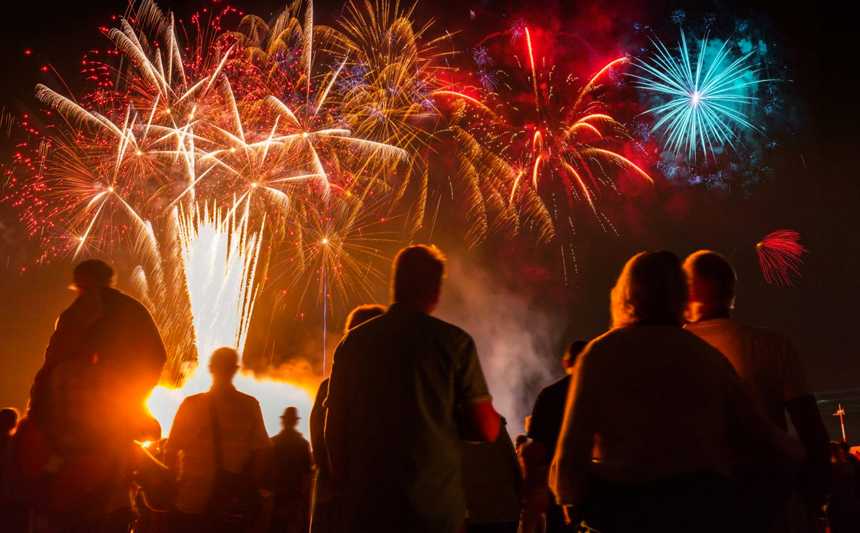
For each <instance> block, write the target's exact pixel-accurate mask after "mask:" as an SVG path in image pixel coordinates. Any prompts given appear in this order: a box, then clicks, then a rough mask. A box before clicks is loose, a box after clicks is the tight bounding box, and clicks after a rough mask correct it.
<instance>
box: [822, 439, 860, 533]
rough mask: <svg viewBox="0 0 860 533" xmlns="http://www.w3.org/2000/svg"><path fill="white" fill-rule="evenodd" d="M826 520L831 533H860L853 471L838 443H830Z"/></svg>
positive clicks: (859, 517) (858, 504)
mask: <svg viewBox="0 0 860 533" xmlns="http://www.w3.org/2000/svg"><path fill="white" fill-rule="evenodd" d="M829 444H830V446H829V450H830V469H829V476H828V497H827V520H828V522H829V523H830V532H831V533H857V532H858V531H860V495H858V494H857V492H856V483H855V479H854V469H853V468H852V467H851V464H850V463H849V462H848V456H847V454H846V453H845V449H844V448H843V447H842V444H841V443H839V442H835V441H834V442H830V443H829Z"/></svg>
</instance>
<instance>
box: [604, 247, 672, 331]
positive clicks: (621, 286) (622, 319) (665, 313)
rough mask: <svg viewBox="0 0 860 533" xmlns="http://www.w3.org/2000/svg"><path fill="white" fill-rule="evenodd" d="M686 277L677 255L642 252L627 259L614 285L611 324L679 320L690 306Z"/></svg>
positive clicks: (615, 326) (616, 325)
mask: <svg viewBox="0 0 860 533" xmlns="http://www.w3.org/2000/svg"><path fill="white" fill-rule="evenodd" d="M687 291H688V287H687V279H686V276H685V275H684V271H683V270H682V269H681V261H680V260H679V259H678V256H676V255H675V254H673V253H672V252H668V251H661V252H641V253H638V254H636V255H634V256H633V257H631V258H630V260H629V261H627V264H625V265H624V269H623V270H622V271H621V275H620V276H618V281H617V282H616V284H615V287H614V288H613V289H612V294H611V311H612V327H613V328H619V327H623V326H632V325H636V324H663V323H673V324H674V323H677V324H678V325H680V324H681V323H682V320H683V316H684V309H685V308H686V306H687Z"/></svg>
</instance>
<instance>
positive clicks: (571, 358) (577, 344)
mask: <svg viewBox="0 0 860 533" xmlns="http://www.w3.org/2000/svg"><path fill="white" fill-rule="evenodd" d="M586 346H588V341H573V342H571V343H570V344H568V345H567V348H565V349H564V355H563V356H562V357H561V364H562V366H564V368H572V367H573V365H574V364H576V358H577V357H579V354H581V353H582V350H584V349H585V347H586Z"/></svg>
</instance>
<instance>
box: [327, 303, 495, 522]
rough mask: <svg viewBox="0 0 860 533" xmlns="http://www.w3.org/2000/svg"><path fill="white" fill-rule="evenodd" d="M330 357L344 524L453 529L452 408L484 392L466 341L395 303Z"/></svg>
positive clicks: (458, 447) (457, 456) (461, 504)
mask: <svg viewBox="0 0 860 533" xmlns="http://www.w3.org/2000/svg"><path fill="white" fill-rule="evenodd" d="M334 361H335V362H334V366H333V368H332V374H331V382H330V384H329V391H328V397H327V399H326V406H327V407H328V408H329V409H335V408H336V409H338V410H339V411H340V412H342V413H343V414H345V416H346V420H347V427H346V432H347V435H346V439H347V450H346V453H347V461H348V469H349V473H348V479H347V480H346V486H345V488H344V492H343V513H344V519H345V522H346V530H347V531H350V532H352V533H359V532H361V531H374V532H398V533H400V532H402V531H410V532H413V533H422V532H427V533H447V532H454V531H456V530H457V529H458V527H459V525H460V523H461V522H462V520H463V518H464V517H465V513H466V504H465V500H464V496H463V486H462V481H461V460H462V441H461V436H460V431H459V430H458V421H457V418H458V417H457V412H458V406H460V405H464V404H467V403H470V402H472V401H477V400H481V399H489V393H488V389H487V383H486V381H485V379H484V374H483V371H482V370H481V363H480V361H479V360H478V354H477V351H476V349H475V343H474V341H473V340H472V338H471V337H470V336H469V335H468V334H467V333H466V332H464V331H463V330H461V329H460V328H458V327H456V326H453V325H451V324H448V323H446V322H443V321H442V320H439V319H437V318H434V317H431V316H429V315H427V314H425V313H422V312H420V311H418V310H416V309H414V308H411V307H409V306H407V305H404V304H397V303H396V304H394V305H392V306H391V307H390V308H389V309H388V311H387V312H386V313H385V314H384V315H382V316H380V317H377V318H375V319H373V320H371V321H368V322H366V323H364V324H362V325H360V326H358V327H357V328H355V329H353V330H351V331H350V332H349V333H347V335H346V336H345V337H344V338H343V340H342V341H341V343H340V344H339V345H338V347H337V350H336V351H335V355H334Z"/></svg>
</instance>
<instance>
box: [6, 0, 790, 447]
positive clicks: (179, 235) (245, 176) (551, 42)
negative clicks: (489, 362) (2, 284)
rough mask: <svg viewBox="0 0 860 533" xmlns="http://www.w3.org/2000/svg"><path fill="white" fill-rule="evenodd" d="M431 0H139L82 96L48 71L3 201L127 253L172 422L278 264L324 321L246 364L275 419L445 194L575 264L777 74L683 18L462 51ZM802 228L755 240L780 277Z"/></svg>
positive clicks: (41, 231) (64, 239)
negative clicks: (180, 16) (314, 343)
mask: <svg viewBox="0 0 860 533" xmlns="http://www.w3.org/2000/svg"><path fill="white" fill-rule="evenodd" d="M415 10H416V4H413V5H412V7H409V8H404V7H402V6H401V5H400V4H399V3H398V2H396V1H393V0H376V1H373V2H371V1H351V0H350V1H347V2H346V3H345V5H344V8H343V10H342V11H341V14H340V16H339V17H337V18H336V22H335V23H334V24H333V25H331V26H322V25H318V24H316V22H315V19H314V5H313V3H312V2H311V1H309V0H306V1H302V0H295V1H294V2H293V3H292V4H290V5H289V6H287V7H286V9H284V11H283V12H282V13H280V14H279V15H278V16H276V17H275V18H273V19H272V20H269V21H266V20H263V19H262V18H260V17H259V16H256V15H253V14H248V15H244V14H241V13H239V11H238V10H237V9H235V8H233V7H223V8H222V7H220V6H218V7H217V9H214V10H213V9H212V8H208V9H207V10H204V11H205V12H206V14H205V15H201V14H197V15H195V16H194V17H192V18H191V20H190V24H188V25H186V24H184V23H183V22H182V21H179V20H177V19H175V18H174V15H173V14H172V13H170V12H165V11H162V10H161V9H159V8H158V7H157V6H156V5H155V3H153V2H152V1H151V0H142V1H140V2H137V3H133V4H132V5H131V6H130V8H129V11H128V12H127V13H126V16H125V17H122V18H119V19H118V23H117V24H116V27H114V28H110V29H108V28H103V29H102V31H103V33H104V35H105V37H106V38H107V39H108V40H109V42H110V48H109V49H108V50H106V51H91V52H90V53H88V54H87V55H86V57H85V58H84V60H83V62H82V65H83V69H82V70H83V72H84V74H85V77H86V87H87V90H86V91H84V92H82V93H80V94H81V95H80V96H78V95H77V94H76V93H75V92H74V91H72V90H71V89H69V88H68V85H66V84H65V82H62V80H59V81H57V82H56V83H54V84H51V83H45V84H40V85H39V86H38V87H37V89H36V98H37V100H38V102H40V103H41V104H42V105H43V106H44V107H45V109H44V110H43V112H44V115H45V117H44V118H45V120H44V124H45V125H44V127H42V128H41V130H40V131H37V130H36V129H35V128H34V127H30V126H28V124H29V123H28V122H27V121H26V120H25V121H21V122H22V124H23V125H24V127H27V128H29V130H28V133H29V135H30V140H29V141H28V142H27V143H24V144H22V145H21V146H19V150H18V153H17V154H16V156H15V161H14V165H13V166H12V170H11V171H10V172H8V173H7V190H8V191H9V193H8V196H7V197H6V198H5V200H6V201H8V202H9V203H11V204H12V205H13V206H14V207H15V208H17V209H18V210H19V212H20V213H21V219H22V221H23V222H24V224H25V225H26V227H27V228H28V229H29V231H30V236H31V237H33V238H35V239H39V240H40V241H41V244H42V247H43V249H44V255H43V257H42V258H41V259H40V260H42V261H50V260H52V259H54V258H65V257H75V258H78V257H84V256H106V257H108V258H110V259H112V260H114V261H115V262H122V263H125V264H129V265H132V266H133V273H132V276H131V285H132V288H133V290H134V293H135V295H136V296H137V297H138V298H140V299H141V300H142V301H143V302H144V303H145V304H146V305H147V307H149V308H150V309H151V310H152V314H153V316H154V318H155V320H156V322H157V323H158V325H159V328H160V330H161V332H162V335H163V337H164V340H165V343H166V345H167V346H168V351H169V355H170V358H169V364H168V368H167V370H166V371H165V376H164V379H163V386H160V387H158V388H157V389H156V391H155V392H154V393H153V396H152V398H151V399H150V402H149V406H150V409H151V411H152V412H153V413H154V414H155V415H156V417H157V418H158V419H159V420H160V421H161V422H162V425H163V426H164V427H165V429H168V428H169V421H170V420H172V416H173V414H175V412H176V409H177V408H178V406H179V403H180V402H181V400H182V399H183V398H185V397H187V396H188V395H189V394H194V393H197V392H202V391H204V390H206V389H207V388H208V386H209V385H210V381H209V376H208V374H207V373H206V372H205V368H206V363H207V357H208V356H209V354H211V353H212V351H213V350H214V349H215V348H217V347H219V346H233V347H236V348H237V349H238V350H239V351H240V353H241V352H242V351H243V349H244V347H245V344H246V340H247V339H248V336H249V335H248V332H249V328H250V324H251V322H252V318H253V313H254V309H255V307H256V306H257V305H258V304H259V301H260V300H259V299H258V298H259V297H260V296H261V295H262V294H264V293H265V291H266V290H267V289H268V288H269V287H270V286H273V287H275V290H276V291H277V292H278V293H282V294H287V293H289V295H290V297H291V298H292V299H293V300H295V301H296V302H297V303H298V305H299V306H302V305H314V306H315V312H316V313H317V314H316V316H315V317H314V320H315V321H319V322H321V326H322V330H323V335H322V341H323V342H322V344H323V346H322V348H321V350H320V351H321V352H322V369H321V371H319V369H316V370H314V371H313V372H312V373H311V374H313V376H312V377H311V378H309V379H304V378H301V379H299V378H298V377H296V376H292V377H291V376H285V375H284V374H283V372H280V373H279V372H277V371H276V369H270V370H271V371H272V375H271V376H262V375H261V376H255V375H252V374H244V375H240V376H238V377H237V386H239V388H240V389H243V390H248V391H255V390H257V391H260V396H259V397H260V398H261V399H262V398H264V397H265V398H267V400H266V401H267V402H268V403H264V404H263V406H262V407H263V410H264V413H265V415H266V421H267V424H268V425H269V429H270V431H271V430H274V429H276V428H277V426H278V415H279V414H280V412H281V410H282V407H283V402H286V401H289V402H291V403H292V404H295V405H298V406H299V407H300V408H301V409H303V410H304V411H305V412H308V411H309V410H310V399H309V398H310V396H309V392H312V390H313V389H314V387H315V385H316V381H317V380H318V378H319V376H320V375H321V374H323V375H324V374H325V372H326V364H327V360H326V355H327V352H326V343H327V340H328V339H327V328H328V325H329V321H331V320H332V319H333V317H334V316H335V312H334V311H333V307H334V306H335V305H338V306H340V308H341V310H343V309H345V308H346V307H347V306H348V305H350V304H352V303H359V302H356V300H357V298H356V296H364V295H369V294H372V293H373V291H374V290H375V289H376V288H378V287H379V286H381V285H383V284H384V274H383V270H384V267H385V266H386V265H387V263H388V261H389V260H388V259H387V258H389V257H391V255H392V253H391V252H392V251H393V250H396V249H397V248H398V247H399V246H400V245H402V244H405V243H408V242H411V241H412V240H414V239H415V238H416V236H419V235H422V231H429V235H431V236H432V235H433V230H434V228H435V226H436V224H437V220H438V219H439V218H440V215H439V212H440V206H441V205H442V202H443V201H445V202H450V204H446V205H449V206H454V207H453V211H454V215H453V216H451V217H447V218H450V219H451V221H452V222H449V223H450V224H455V225H456V227H457V229H458V235H457V237H458V239H462V241H463V242H464V243H465V244H466V245H468V246H476V245H479V244H481V243H483V242H485V241H486V240H487V239H488V238H490V237H492V236H502V237H503V238H505V239H514V238H515V237H521V238H522V240H523V241H526V242H528V243H529V245H531V246H544V245H550V246H551V247H552V249H553V250H560V252H561V264H562V265H563V272H564V276H565V281H567V279H568V277H569V272H568V271H569V265H574V266H573V269H571V271H575V265H576V255H575V246H574V240H575V236H576V228H577V227H578V226H577V224H581V223H582V221H584V220H587V223H588V224H591V225H589V226H587V227H586V228H584V229H583V231H591V230H596V231H601V232H604V233H609V234H617V233H618V232H617V231H616V229H615V226H614V225H613V222H612V221H611V220H610V218H609V216H607V215H606V214H604V210H603V208H602V207H603V206H602V202H603V201H604V198H606V197H609V196H611V197H615V198H622V199H623V201H635V197H631V196H628V195H626V194H625V190H626V189H625V187H623V185H624V184H625V183H628V184H629V183H634V184H635V185H636V186H637V187H639V186H644V187H649V188H650V187H652V186H653V185H654V184H659V183H660V182H661V181H666V178H668V179H669V180H671V176H670V175H669V174H670V171H669V170H668V167H666V166H661V165H664V164H665V161H663V162H662V163H659V164H658V163H655V161H656V160H658V159H660V158H661V157H663V156H664V155H665V157H664V160H665V159H666V158H668V159H671V161H672V164H673V165H675V166H676V167H678V168H682V167H686V168H691V167H693V166H695V165H696V164H697V162H701V160H703V159H704V160H713V159H714V158H715V154H722V153H724V152H725V151H726V149H727V148H729V149H732V150H736V151H738V150H742V149H743V135H742V134H741V133H740V131H741V130H751V131H756V132H758V133H760V134H761V131H760V129H759V128H758V127H757V125H756V124H755V123H754V121H753V119H752V117H751V116H750V115H749V114H748V113H747V109H748V108H749V107H750V106H753V105H754V104H755V103H756V102H757V98H758V95H757V89H758V88H759V86H760V85H761V84H763V83H764V82H766V81H770V80H768V79H764V78H763V77H762V76H760V75H759V74H760V71H759V69H758V68H757V67H755V66H754V61H753V59H754V53H755V52H754V51H746V52H744V53H738V52H737V50H736V47H734V46H731V45H730V44H729V42H728V41H716V40H715V39H711V40H709V38H708V36H707V34H706V36H705V37H704V38H702V39H701V40H700V41H697V42H695V43H691V46H688V43H687V40H686V36H685V34H684V32H683V31H682V32H681V38H680V42H679V45H678V48H677V50H676V49H673V48H669V47H667V46H666V45H664V44H663V42H662V41H661V40H659V39H658V38H656V37H653V38H652V39H651V43H652V45H653V47H652V48H651V49H650V50H648V51H646V52H643V51H642V50H640V52H641V53H640V54H638V56H636V55H633V54H629V53H627V52H625V51H623V50H620V49H618V48H617V47H607V48H606V49H600V46H592V45H591V44H589V43H587V42H586V40H585V39H584V38H582V37H581V36H579V35H578V34H576V33H575V32H572V31H560V30H558V29H557V28H556V29H550V28H543V27H541V26H540V25H538V24H536V23H534V22H531V21H529V20H528V19H527V18H523V17H515V18H513V19H512V20H513V22H512V23H508V24H507V27H506V28H503V29H499V31H492V32H491V33H489V35H486V36H483V37H480V38H479V39H478V40H477V42H468V43H466V44H465V45H464V46H462V49H459V48H458V45H457V43H456V42H455V40H454V38H453V37H452V35H454V33H456V32H453V33H452V32H450V31H443V30H441V29H440V28H438V27H435V26H434V25H433V22H428V23H425V24H421V23H419V22H417V21H416V18H417V17H416V14H415ZM674 16H675V15H674V14H673V17H674ZM495 29H498V28H494V29H493V30H495ZM562 50H567V51H566V52H565V53H564V54H567V55H564V54H563V53H562ZM574 56H576V57H577V58H580V56H582V57H585V59H581V60H580V59H578V60H577V61H576V62H573V61H570V58H572V57H574ZM631 80H632V81H631ZM61 82H62V83H61ZM2 118H3V121H0V122H3V123H4V124H5V123H7V122H9V121H8V120H7V119H6V118H5V114H4V117H2ZM637 120H646V121H649V122H648V123H647V128H645V129H646V130H647V131H638V130H637V129H636V128H637V124H636V121H637ZM0 125H2V124H0ZM651 134H658V135H659V136H661V140H662V145H661V146H660V147H659V150H661V151H662V152H661V153H658V154H657V155H654V154H653V153H649V152H648V149H649V147H652V146H653V144H654V143H650V144H649V142H650V141H649V139H648V137H649V136H650V135H651ZM762 135H763V134H762ZM434 206H435V211H434V210H433V208H434ZM446 222H447V221H446ZM461 229H462V231H460V230H461ZM427 234H428V233H424V234H423V235H427ZM798 238H799V236H798V235H797V234H796V233H794V232H788V231H786V230H783V231H782V232H776V233H774V234H771V235H769V236H768V237H767V238H766V239H765V240H764V241H763V242H762V243H760V244H759V245H758V254H759V258H760V260H761V264H762V271H763V273H764V275H765V278H766V280H767V281H768V283H775V284H778V285H783V284H789V285H790V284H791V280H790V278H789V274H790V273H791V272H794V273H797V266H798V265H799V264H800V263H801V260H800V254H801V253H802V252H804V251H806V250H805V249H804V248H803V247H802V246H800V244H799V242H798ZM553 253H555V252H553ZM360 303H363V302H360ZM301 316H302V317H303V319H304V316H305V315H304V313H302V314H301ZM320 318H321V320H320ZM189 331H191V332H193V335H191V336H189V334H188V332H189ZM315 364H316V363H315ZM305 374H307V373H305ZM275 389H277V390H275Z"/></svg>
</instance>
